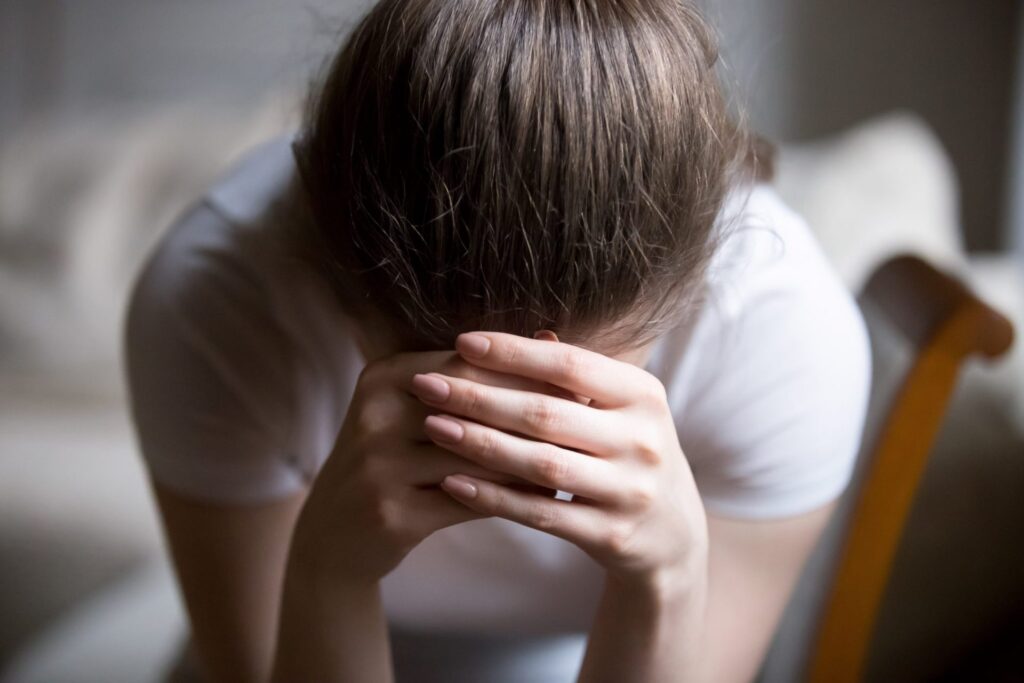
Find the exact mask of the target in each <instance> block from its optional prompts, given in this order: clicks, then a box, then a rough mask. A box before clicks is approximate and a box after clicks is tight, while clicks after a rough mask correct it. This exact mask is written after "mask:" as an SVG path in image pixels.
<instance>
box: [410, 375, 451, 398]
mask: <svg viewBox="0 0 1024 683" xmlns="http://www.w3.org/2000/svg"><path fill="white" fill-rule="evenodd" d="M412 388H413V391H415V392H416V394H417V395H418V396H419V397H420V398H422V399H424V400H426V401H433V402H435V403H440V402H442V401H446V400H448V396H449V394H450V393H451V387H449V386H448V382H445V381H444V380H443V379H441V378H440V377H434V376H433V375H423V374H420V373H417V374H415V375H413V376H412Z"/></svg>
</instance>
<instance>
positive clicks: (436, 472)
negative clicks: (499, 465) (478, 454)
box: [396, 437, 536, 486]
mask: <svg viewBox="0 0 1024 683" xmlns="http://www.w3.org/2000/svg"><path fill="white" fill-rule="evenodd" d="M428 438H429V437H428ZM396 466H397V467H401V469H402V470H403V472H404V473H405V474H406V476H407V477H408V478H407V479H406V480H405V481H406V482H407V483H409V484H412V485H414V486H440V484H441V481H442V480H443V479H444V478H445V477H447V476H448V475H449V474H457V473H459V472H465V473H466V474H469V475H470V476H473V477H478V478H480V479H487V480H489V481H493V482H496V483H500V484H506V485H513V484H514V485H518V486H535V485H536V482H533V481H530V480H529V479H526V478H525V477H520V476H518V475H516V474H514V473H511V472H499V471H495V470H490V469H488V468H487V467H486V466H484V465H479V464H477V463H475V462H473V461H471V460H467V459H466V458H463V457H462V456H460V455H458V454H456V453H453V452H452V451H451V450H450V449H446V448H444V447H442V446H440V445H438V444H435V443H434V442H433V441H429V440H428V442H427V443H425V444H417V445H415V446H413V447H412V448H411V449H409V451H407V456H405V457H404V458H403V460H402V462H401V463H400V464H397V463H396Z"/></svg>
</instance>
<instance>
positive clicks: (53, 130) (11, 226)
mask: <svg viewBox="0 0 1024 683" xmlns="http://www.w3.org/2000/svg"><path fill="white" fill-rule="evenodd" d="M370 4H371V3H369V2H367V1H366V0H360V1H358V2H357V1H345V0H336V1H334V2H329V1H327V0H305V1H302V2H286V1H285V0H277V1H271V0H176V1H175V2H173V3H172V2H157V1H156V0H152V1H148V0H90V1H89V2H71V1H69V0H64V1H60V0H0V680H9V681H148V680H158V677H159V675H160V671H161V670H162V668H163V667H164V666H165V664H166V662H167V660H168V658H169V657H171V656H172V654H173V653H174V651H175V648H176V647H177V645H178V641H179V638H180V637H181V635H182V633H183V628H184V619H183V616H182V613H181V609H180V606H179V604H178V598H177V595H176V593H175V589H174V585H173V582H172V580H171V577H170V574H169V569H168V567H167V563H166V559H165V556H164V553H163V550H162V545H161V543H162V542H161V538H160V534H159V527H158V524H157V522H156V517H155V514H154V510H153V507H152V504H151V502H150V500H149V492H148V490H147V488H146V482H145V477H144V474H143V470H142V467H141V465H140V462H139V460H138V458H137V456H136V453H135V445H134V442H133V438H132V434H131V430H130V426H129V424H128V422H127V418H126V414H125V410H124V390H123V385H122V376H121V369H120V365H119V356H118V353H119V348H118V342H119V334H120V318H121V314H122V309H123V305H124V302H125V297H126V293H127V288H128V286H129V284H130V282H131V279H132V277H133V276H134V274H135V272H136V271H137V269H138V267H139V266H140V264H141V262H142V259H143V258H144V257H145V255H146V253H147V251H148V250H149V249H150V248H151V246H152V245H153V243H154V241H155V239H156V238H157V237H158V236H159V235H160V233H161V231H162V230H164V229H165V228H166V227H167V226H168V225H169V223H170V222H171V221H172V220H173V218H174V217H175V216H176V215H177V214H178V213H179V212H181V211H182V210H183V209H184V208H185V207H186V206H187V205H188V203H189V202H190V201H192V200H193V199H194V198H195V197H196V196H197V195H198V194H199V193H200V192H201V191H202V190H203V188H204V187H205V186H206V185H208V184H209V183H210V182H211V181H212V180H213V179H214V178H215V177H216V176H217V174H218V173H220V172H222V171H223V170H224V168H225V166H226V165H228V164H229V163H231V162H232V161H233V160H235V159H237V158H238V156H239V155H240V154H241V153H242V152H243V151H244V150H245V149H246V148H248V147H249V146H251V145H253V144H255V143H257V142H260V141H262V140H263V139H266V138H268V137H270V136H273V135H275V134H278V133H280V132H282V131H287V130H291V129H293V128H294V126H295V122H296V115H297V112H298V104H299V102H300V98H301V94H302V91H303V88H304V87H305V85H306V83H307V80H308V78H309V77H310V75H311V74H312V73H313V72H314V71H315V69H316V68H317V67H318V66H319V65H320V64H321V62H322V60H323V58H324V56H325V55H326V54H328V53H329V52H330V51H331V50H332V49H333V48H335V47H337V45H338V43H339V41H340V40H341V38H342V37H343V36H344V34H345V33H346V32H347V30H348V28H349V27H350V25H351V23H352V22H353V21H354V20H355V19H356V18H357V17H358V16H360V15H361V14H362V13H363V12H364V11H365V9H366V8H367V7H368V6H369V5H370ZM703 5H704V7H705V10H706V13H707V15H708V16H709V18H710V19H711V20H712V22H713V23H715V25H716V26H717V28H718V30H719V33H720V35H721V39H722V52H723V57H724V60H723V71H722V74H723V78H724V80H725V82H726V83H727V84H728V86H729V90H730V92H731V97H732V99H733V100H734V101H735V103H736V105H737V107H738V109H740V110H742V111H743V112H744V113H745V116H746V117H748V119H749V121H750V123H751V124H752V125H753V126H754V127H755V128H757V129H758V130H760V131H761V132H762V133H764V134H765V135H767V136H768V137H770V138H772V139H774V140H776V141H778V142H779V143H780V160H779V174H778V185H779V187H780V190H781V191H782V192H783V195H784V197H785V198H786V199H787V200H788V201H789V202H790V203H791V204H792V205H793V206H794V207H795V208H796V209H797V210H798V211H799V212H801V213H802V214H803V215H804V216H805V217H807V218H808V220H809V222H810V224H811V226H812V228H814V230H815V231H816V232H817V234H818V235H819V237H820V239H821V242H822V244H823V246H824V247H825V249H826V251H827V253H828V254H829V256H830V258H832V259H833V262H834V263H835V265H836V268H837V269H838V270H839V272H840V274H841V275H842V276H843V277H844V279H845V281H846V282H847V284H848V285H849V287H850V288H851V290H852V291H855V292H856V291H859V288H860V287H861V286H862V285H863V283H864V281H865V279H866V277H867V275H868V274H869V273H870V271H871V269H872V268H873V267H874V266H876V265H877V264H878V263H879V262H880V260H881V259H883V258H884V257H885V256H887V255H891V254H893V253H897V252H900V251H912V252H914V253H917V254H920V255H922V256H924V257H926V258H928V259H929V260H931V261H932V262H933V263H935V264H937V265H940V266H941V267H943V268H945V269H948V270H950V271H951V272H955V273H957V274H958V276H959V277H962V278H963V279H964V280H965V281H967V282H969V283H970V284H971V286H972V287H973V288H974V289H975V290H976V291H977V292H978V293H979V294H981V295H982V297H983V298H985V299H986V300H987V301H988V302H989V303H990V304H992V305H993V306H995V307H997V308H998V309H1000V310H1001V311H1002V312H1003V313H1004V314H1005V315H1007V316H1008V317H1010V318H1011V320H1013V321H1014V322H1015V324H1016V325H1017V328H1018V331H1019V330H1021V329H1024V198H1022V192H1021V190H1022V189H1024V11H1022V8H1021V5H1020V4H1019V3H1018V2H1016V1H1015V0H903V1H901V2H888V1H883V0H865V1H864V2H857V3H851V2H840V1H839V0H705V1H704V2H703ZM879 365H880V366H881V365H884V363H880V364H879ZM1021 490H1024V359H1022V354H1021V351H1020V344H1018V345H1017V346H1016V347H1015V348H1014V349H1013V351H1012V352H1011V353H1010V354H1009V355H1008V356H1007V357H1005V358H1004V359H1002V360H1001V361H999V362H998V363H995V364H991V365H982V364H972V365H970V366H968V367H967V368H965V371H964V374H963V376H962V378H961V382H960V384H959V385H958V388H957V392H956V395H955V396H954V399H953V403H952V407H951V410H950V413H949V416H948V418H947V421H946V423H945V426H944V428H943V431H942V434H941V436H940V439H939V443H938V445H937V447H936V450H935V452H934V454H933V456H932V461H931V464H930V465H929V469H928V472H927V474H926V477H925V482H924V486H923V488H922V490H921V492H920V494H919V496H918V499H917V501H916V502H915V507H914V511H913V514H912V519H911V528H910V530H909V532H908V534H907V536H906V538H905V539H904V542H903V544H902V546H901V548H900V551H899V555H898V561H897V566H896V570H895V574H894V576H893V580H892V583H891V585H890V588H889V591H888V593H887V596H886V601H885V604H884V606H883V610H882V616H881V623H880V628H879V632H878V634H877V636H876V638H875V641H874V645H873V649H872V656H871V666H870V667H869V670H870V678H871V679H872V680H886V681H893V680H897V681H902V680H908V681H909V680H925V679H927V680H939V679H947V680H960V677H961V676H967V674H966V673H965V672H973V673H974V674H977V672H979V671H982V670H983V669H984V670H986V671H988V670H989V669H990V673H989V674H986V675H991V676H992V678H991V680H996V679H997V676H998V675H999V674H997V673H995V672H996V671H1016V672H1017V676H1018V677H1017V678H1013V679H1012V680H1021V678H1020V677H1021V676H1024V674H1021V671H1024V546H1022V544H1021V539H1022V538H1024V504H1022V503H1021V501H1020V496H1019V491H1021ZM784 647H785V639H784V638H781V639H780V644H777V648H780V649H781V648H784ZM1014 657H1016V659H1014ZM985 667H989V668H988V669H986V668H985ZM997 667H1004V668H1002V669H999V668H997ZM779 671H781V669H776V668H773V666H772V665H771V663H769V665H768V666H767V668H766V672H765V676H766V678H768V679H771V678H772V676H773V675H774V676H775V679H774V680H784V675H783V674H781V673H778V672H779ZM968 677H972V676H968ZM973 679H974V680H984V679H983V678H973ZM998 680H1011V679H1010V678H1005V679H998Z"/></svg>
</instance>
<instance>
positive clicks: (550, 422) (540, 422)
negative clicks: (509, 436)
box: [525, 397, 559, 434]
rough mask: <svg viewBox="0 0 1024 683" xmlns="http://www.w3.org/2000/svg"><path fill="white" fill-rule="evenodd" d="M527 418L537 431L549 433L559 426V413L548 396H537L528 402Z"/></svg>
mask: <svg viewBox="0 0 1024 683" xmlns="http://www.w3.org/2000/svg"><path fill="white" fill-rule="evenodd" d="M525 419H526V424H528V425H529V426H530V427H532V428H533V429H534V430H535V431H537V432H540V433H541V434H547V433H551V432H553V431H554V430H555V429H556V428H557V427H558V422H559V415H558V411H557V410H556V409H555V407H554V405H553V404H552V403H551V402H550V401H549V400H548V399H547V398H543V397H537V398H534V399H532V400H531V401H530V402H529V403H527V405H526V415H525Z"/></svg>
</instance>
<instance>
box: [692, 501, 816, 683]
mask: <svg viewBox="0 0 1024 683" xmlns="http://www.w3.org/2000/svg"><path fill="white" fill-rule="evenodd" d="M835 507H836V502H835V501H832V502H830V503H828V504H826V505H824V506H821V507H818V508H816V509H814V510H811V511H810V512H804V513H801V514H799V515H796V516H792V517H787V518H783V519H773V520H742V519H730V518H727V517H721V516H715V515H712V514H709V515H708V518H707V519H708V534H709V557H708V565H709V567H708V616H707V621H706V628H707V631H706V644H707V652H708V654H707V657H708V661H707V663H708V670H709V671H711V672H713V678H712V680H714V681H716V682H718V681H721V682H722V683H740V682H746V681H752V680H753V679H754V677H755V676H756V675H757V672H758V671H759V669H760V667H761V664H762V662H763V660H764V657H765V654H766V653H767V650H768V647H769V645H770V644H771V641H772V637H773V635H774V633H775V629H776V628H777V626H778V623H779V619H780V617H781V615H782V612H783V610H784V609H785V606H786V603H787V602H788V600H789V597H790V595H791V594H792V591H793V588H794V586H795V583H796V580H797V579H798V578H799V576H800V572H801V571H802V569H803V567H804V565H805V563H806V561H807V558H808V556H809V555H810V553H811V550H812V549H813V547H814V545H815V543H816V542H817V540H818V538H819V537H820V535H821V532H822V530H823V529H824V528H825V526H826V524H827V523H828V520H829V518H830V516H831V515H832V514H833V511H834V509H835Z"/></svg>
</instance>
